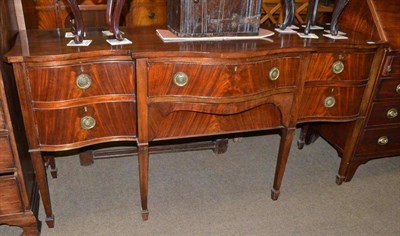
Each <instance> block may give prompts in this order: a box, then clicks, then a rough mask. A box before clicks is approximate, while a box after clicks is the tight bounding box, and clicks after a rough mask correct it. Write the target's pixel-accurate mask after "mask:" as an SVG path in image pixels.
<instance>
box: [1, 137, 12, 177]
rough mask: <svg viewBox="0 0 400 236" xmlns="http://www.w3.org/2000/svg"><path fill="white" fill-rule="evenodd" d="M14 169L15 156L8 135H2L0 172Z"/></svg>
mask: <svg viewBox="0 0 400 236" xmlns="http://www.w3.org/2000/svg"><path fill="white" fill-rule="evenodd" d="M13 167H14V160H13V154H12V150H11V146H10V141H9V139H8V136H7V135H1V134H0V171H1V170H4V169H9V168H13Z"/></svg>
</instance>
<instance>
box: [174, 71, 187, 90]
mask: <svg viewBox="0 0 400 236" xmlns="http://www.w3.org/2000/svg"><path fill="white" fill-rule="evenodd" d="M188 82H189V77H188V76H187V74H185V73H184V72H177V73H175V75H174V84H175V85H176V86H179V87H183V86H185V85H186V84H187V83H188Z"/></svg>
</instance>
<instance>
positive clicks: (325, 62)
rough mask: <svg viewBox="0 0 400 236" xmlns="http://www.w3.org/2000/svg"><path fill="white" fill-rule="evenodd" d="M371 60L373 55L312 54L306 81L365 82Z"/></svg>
mask: <svg viewBox="0 0 400 236" xmlns="http://www.w3.org/2000/svg"><path fill="white" fill-rule="evenodd" d="M373 58H374V54H373V53H349V54H335V53H316V54H313V55H312V56H311V61H310V66H309V69H308V73H307V77H306V81H321V80H336V81H348V80H367V79H368V77H369V73H370V69H371V65H372V60H373Z"/></svg>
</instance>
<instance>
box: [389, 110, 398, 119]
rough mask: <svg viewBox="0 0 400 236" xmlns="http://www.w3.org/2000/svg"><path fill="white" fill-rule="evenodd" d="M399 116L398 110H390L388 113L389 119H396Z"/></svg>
mask: <svg viewBox="0 0 400 236" xmlns="http://www.w3.org/2000/svg"><path fill="white" fill-rule="evenodd" d="M398 115H399V112H398V111H397V109H396V108H392V109H389V110H388V111H387V113H386V116H387V118H396V117H397V116H398Z"/></svg>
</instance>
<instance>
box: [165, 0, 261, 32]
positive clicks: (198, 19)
mask: <svg viewBox="0 0 400 236" xmlns="http://www.w3.org/2000/svg"><path fill="white" fill-rule="evenodd" d="M261 2H262V1H261V0H189V1H183V0H168V1H167V23H168V27H169V29H170V30H171V31H172V32H174V33H175V34H177V35H178V36H180V37H202V36H226V35H230V36H239V35H257V34H258V30H259V26H260V16H261Z"/></svg>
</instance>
